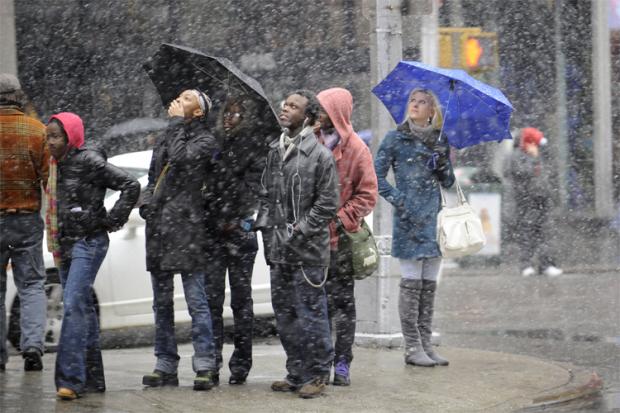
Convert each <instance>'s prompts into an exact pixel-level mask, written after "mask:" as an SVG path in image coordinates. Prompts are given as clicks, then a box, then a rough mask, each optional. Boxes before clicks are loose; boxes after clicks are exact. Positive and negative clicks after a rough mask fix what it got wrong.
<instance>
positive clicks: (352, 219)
mask: <svg viewBox="0 0 620 413" xmlns="http://www.w3.org/2000/svg"><path fill="white" fill-rule="evenodd" d="M317 99H318V100H319V103H320V104H321V111H320V112H319V122H320V124H321V128H320V130H319V133H318V135H319V139H320V140H321V142H322V143H323V144H324V145H325V146H326V147H327V148H329V149H330V150H331V151H332V153H333V154H334V159H335V161H336V169H337V170H338V179H339V188H340V203H339V206H338V212H337V216H336V219H334V220H333V221H332V222H331V223H330V227H329V229H330V235H331V237H330V249H331V260H330V268H329V274H328V277H327V282H326V284H325V289H326V292H327V298H328V311H329V318H330V320H331V321H332V323H333V324H334V327H335V330H336V343H335V346H334V381H333V384H334V385H340V386H348V385H349V384H350V377H349V376H350V375H349V367H350V365H351V361H352V360H353V351H352V347H353V342H354V340H355V296H354V278H353V275H352V274H345V275H343V274H341V271H339V270H338V266H337V263H338V259H337V257H338V231H337V227H338V226H341V227H342V228H343V229H344V230H346V231H348V232H356V231H359V229H360V224H361V222H362V219H363V218H364V217H365V216H366V215H368V214H370V213H371V212H372V209H373V208H374V207H375V204H376V203H377V198H378V196H379V193H378V190H377V175H376V174H375V168H374V165H373V161H372V155H371V154H370V150H369V149H368V147H367V146H366V144H365V143H364V142H363V141H362V140H361V139H360V137H359V136H358V135H357V133H355V131H354V130H353V126H351V112H352V111H353V97H352V96H351V93H349V91H348V90H346V89H342V88H331V89H327V90H324V91H322V92H320V93H319V94H318V95H317Z"/></svg>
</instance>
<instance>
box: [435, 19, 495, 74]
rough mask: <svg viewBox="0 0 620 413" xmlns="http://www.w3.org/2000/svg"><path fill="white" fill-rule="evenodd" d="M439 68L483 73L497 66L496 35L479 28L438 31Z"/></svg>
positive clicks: (447, 28) (443, 28)
mask: <svg viewBox="0 0 620 413" xmlns="http://www.w3.org/2000/svg"><path fill="white" fill-rule="evenodd" d="M439 66H441V67H446V68H455V69H465V70H467V71H468V72H484V71H489V70H494V69H496V68H497V67H498V66H499V57H498V53H497V34H496V33H487V32H483V31H482V29H481V28H480V27H442V28H440V29H439Z"/></svg>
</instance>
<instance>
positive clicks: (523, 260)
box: [515, 197, 554, 271]
mask: <svg viewBox="0 0 620 413" xmlns="http://www.w3.org/2000/svg"><path fill="white" fill-rule="evenodd" d="M550 212H551V202H550V201H549V199H547V198H545V197H528V198H526V199H523V200H522V201H521V202H520V203H519V204H518V213H517V228H516V229H517V230H516V234H515V236H516V237H515V238H516V240H517V244H518V245H519V261H520V265H521V269H524V268H527V267H530V266H532V267H534V268H536V263H535V260H536V257H538V267H539V270H541V271H542V270H544V269H545V268H547V267H549V266H550V265H554V263H553V258H552V257H551V253H550V248H549V236H548V232H549V230H550V227H551V226H550V225H549V224H548V220H549V215H550Z"/></svg>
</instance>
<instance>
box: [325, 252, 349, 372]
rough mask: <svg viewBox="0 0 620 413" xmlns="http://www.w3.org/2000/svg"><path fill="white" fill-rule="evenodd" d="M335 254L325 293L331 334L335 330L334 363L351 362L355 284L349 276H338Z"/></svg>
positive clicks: (332, 255) (334, 253)
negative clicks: (341, 360) (342, 359)
mask: <svg viewBox="0 0 620 413" xmlns="http://www.w3.org/2000/svg"><path fill="white" fill-rule="evenodd" d="M336 257H337V253H336V252H335V251H332V253H331V262H330V266H329V274H328V276H327V283H326V284H325V291H326V292H327V305H328V313H329V320H330V325H331V328H332V332H333V330H334V329H335V330H336V331H335V333H336V343H335V345H334V356H335V357H334V363H337V362H338V360H339V359H341V358H344V359H345V360H346V361H347V363H351V361H352V360H353V343H354V341H355V283H354V281H355V280H354V279H353V276H351V275H344V276H343V275H338V271H337V260H336ZM332 335H333V334H332Z"/></svg>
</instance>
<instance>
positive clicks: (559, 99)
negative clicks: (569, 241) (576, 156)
mask: <svg viewBox="0 0 620 413" xmlns="http://www.w3.org/2000/svg"><path fill="white" fill-rule="evenodd" d="M562 3H563V1H562V0H556V1H555V16H554V20H555V36H554V43H555V87H556V89H555V97H556V105H557V110H556V136H555V139H553V141H552V142H551V145H552V147H553V148H555V152H556V153H555V159H556V165H557V171H558V178H559V186H558V192H559V198H560V207H561V209H563V210H564V209H566V205H567V203H568V191H567V181H568V172H567V171H568V164H569V160H568V127H567V125H568V114H567V110H566V57H565V56H564V51H563V41H562Z"/></svg>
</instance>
